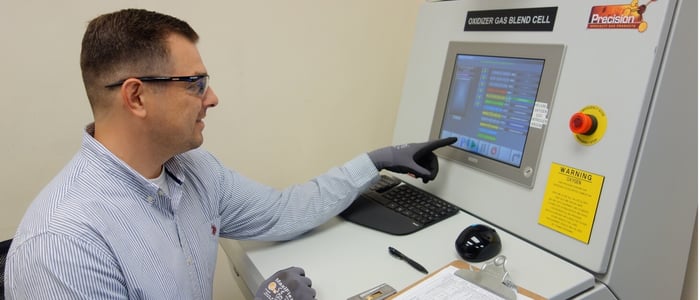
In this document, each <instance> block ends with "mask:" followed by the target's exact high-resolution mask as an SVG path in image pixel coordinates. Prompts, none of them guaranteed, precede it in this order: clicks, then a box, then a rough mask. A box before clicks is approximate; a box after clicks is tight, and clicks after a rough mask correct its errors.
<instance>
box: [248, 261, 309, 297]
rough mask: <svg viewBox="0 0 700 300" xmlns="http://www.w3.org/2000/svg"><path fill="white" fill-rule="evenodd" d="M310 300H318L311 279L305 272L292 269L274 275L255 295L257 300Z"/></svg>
mask: <svg viewBox="0 0 700 300" xmlns="http://www.w3.org/2000/svg"><path fill="white" fill-rule="evenodd" d="M283 299H284V300H310V299H316V290H314V289H312V288H311V279H309V278H308V277H305V276H304V270H303V269H302V268H298V267H290V268H287V269H284V270H281V271H277V273H275V274H273V275H272V276H270V278H268V279H267V280H265V281H264V282H263V283H262V285H261V286H260V287H259V288H258V291H257V292H256V293H255V300H283Z"/></svg>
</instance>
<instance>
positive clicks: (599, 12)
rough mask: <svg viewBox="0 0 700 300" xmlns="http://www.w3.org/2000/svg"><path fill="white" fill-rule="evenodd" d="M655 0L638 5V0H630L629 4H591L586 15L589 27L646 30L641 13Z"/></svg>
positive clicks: (646, 25) (645, 23)
mask: <svg viewBox="0 0 700 300" xmlns="http://www.w3.org/2000/svg"><path fill="white" fill-rule="evenodd" d="M656 1H657V0H649V1H648V2H647V3H646V4H642V5H639V1H638V0H632V2H631V3H630V4H617V5H602V6H593V7H592V8H591V14H590V16H589V17H588V28H589V29H637V31H639V32H644V31H646V30H647V27H648V24H647V22H646V21H644V18H643V15H644V12H646V10H647V7H648V6H649V4H651V3H652V2H656Z"/></svg>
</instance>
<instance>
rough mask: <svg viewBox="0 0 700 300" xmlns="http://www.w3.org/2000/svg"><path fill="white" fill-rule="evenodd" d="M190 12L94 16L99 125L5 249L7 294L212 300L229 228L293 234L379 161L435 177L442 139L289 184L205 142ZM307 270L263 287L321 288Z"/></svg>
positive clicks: (91, 95) (357, 188) (351, 191)
mask: <svg viewBox="0 0 700 300" xmlns="http://www.w3.org/2000/svg"><path fill="white" fill-rule="evenodd" d="M197 41H198V35H197V33H195V31H194V30H193V29H192V28H191V27H190V26H189V25H188V24H187V23H185V22H183V21H181V20H179V19H176V18H174V17H171V16H167V15H163V14H160V13H156V12H151V11H146V10H140V9H126V10H121V11H117V12H114V13H110V14H105V15H102V16H99V17H97V18H95V19H94V20H92V21H91V22H90V23H89V25H88V27H87V30H86V32H85V35H84V37H83V42H82V51H81V58H80V65H81V69H82V76H83V82H84V84H85V89H86V92H87V96H88V99H89V101H90V106H91V109H92V112H93V116H94V123H92V124H90V125H88V126H87V128H86V130H85V132H84V134H83V142H82V146H81V149H80V150H79V152H78V153H77V154H76V155H75V157H74V158H73V159H72V160H71V161H70V162H69V163H68V165H67V166H66V167H65V168H64V169H63V170H62V171H61V172H60V173H59V174H58V175H57V176H56V177H55V178H54V179H53V180H52V181H51V182H50V183H49V184H48V186H47V187H46V188H45V189H44V190H42V192H41V193H40V194H39V195H38V196H37V198H36V199H35V200H34V202H33V203H32V205H31V206H30V207H29V209H28V210H27V212H26V215H25V216H24V218H23V220H22V222H21V224H20V226H19V229H18V231H17V234H16V235H15V238H14V240H13V244H12V247H11V249H10V252H9V255H8V258H7V271H6V273H7V274H6V283H5V291H6V296H7V298H8V299H127V298H129V299H211V298H212V295H211V293H212V283H213V281H212V280H213V274H214V268H215V264H216V254H217V245H218V238H219V237H225V238H233V239H258V240H278V241H279V240H288V239H291V238H294V237H296V236H298V235H299V234H301V233H304V232H306V231H308V230H310V229H312V228H314V227H316V226H318V225H320V224H322V223H323V222H325V221H327V220H328V219H329V218H331V217H333V216H335V215H337V214H338V213H339V212H341V211H342V210H343V209H345V208H346V207H347V206H348V205H349V204H350V203H351V202H352V200H353V199H354V198H355V197H356V196H357V195H358V194H359V193H361V192H362V191H363V190H365V189H366V188H368V187H369V186H370V185H371V184H372V183H373V182H374V181H376V180H377V178H378V170H381V169H388V170H392V171H396V172H403V173H411V174H414V175H415V176H417V177H420V178H422V179H423V180H424V181H426V182H427V181H428V180H432V179H434V177H435V175H436V173H437V160H436V158H435V155H434V154H433V153H432V150H434V149H436V148H438V147H441V146H444V145H447V144H450V143H453V142H454V139H446V140H439V141H435V142H429V143H422V144H408V145H402V146H399V147H387V148H382V149H379V150H375V151H372V152H370V153H368V154H362V155H359V156H358V157H356V158H355V159H353V160H351V161H349V162H347V163H346V164H344V165H343V166H341V167H337V168H333V169H331V170H329V171H328V172H327V173H325V174H323V175H321V176H319V177H317V178H315V179H314V180H312V181H309V182H307V183H304V184H300V185H296V186H292V187H289V188H287V189H284V190H282V191H278V190H275V189H273V188H270V187H267V186H264V185H261V184H259V183H256V182H253V181H251V180H249V179H247V178H245V177H243V176H241V175H240V174H238V173H236V172H235V171H233V170H230V169H227V168H225V167H224V166H222V165H221V163H220V162H219V161H218V160H217V159H216V158H215V157H214V156H212V155H211V154H210V153H208V152H206V151H205V150H203V149H201V148H199V146H201V144H202V141H203V136H202V131H203V129H204V122H203V119H204V118H205V116H206V113H207V110H208V109H209V108H212V107H214V106H216V105H217V103H218V101H219V100H218V98H217V97H216V94H215V93H214V90H213V89H211V88H209V86H208V82H209V75H208V74H207V70H206V68H205V66H204V63H203V62H202V59H201V57H200V54H199V52H198V50H197V47H196V43H197ZM314 296H315V291H314V290H313V289H312V288H311V280H309V279H308V278H306V277H305V276H304V271H303V270H302V269H301V268H296V267H292V268H288V269H285V270H282V271H280V272H278V273H276V274H274V275H273V276H272V277H270V278H269V279H268V280H267V281H265V283H264V284H263V285H262V286H261V287H260V289H259V290H258V292H257V293H256V299H282V298H280V297H283V298H284V297H286V298H284V299H313V298H314Z"/></svg>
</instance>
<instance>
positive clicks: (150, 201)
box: [146, 196, 153, 204]
mask: <svg viewBox="0 0 700 300" xmlns="http://www.w3.org/2000/svg"><path fill="white" fill-rule="evenodd" d="M146 201H148V203H151V204H153V197H152V196H148V197H146Z"/></svg>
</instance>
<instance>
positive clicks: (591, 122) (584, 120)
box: [569, 112, 598, 135]
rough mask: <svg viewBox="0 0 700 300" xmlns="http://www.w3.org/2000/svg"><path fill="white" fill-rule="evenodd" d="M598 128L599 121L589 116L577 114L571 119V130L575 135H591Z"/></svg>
mask: <svg viewBox="0 0 700 300" xmlns="http://www.w3.org/2000/svg"><path fill="white" fill-rule="evenodd" d="M597 127H598V121H597V120H596V118H595V117H594V116H592V115H589V114H584V113H582V112H577V113H575V114H574V115H572V116H571V119H569V129H571V132H573V133H575V134H583V135H591V134H593V132H595V130H596V128H597Z"/></svg>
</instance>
